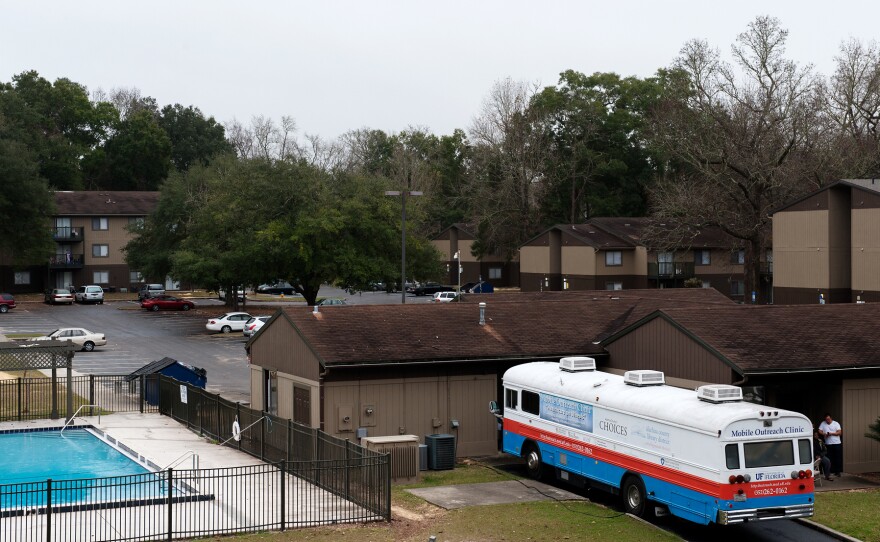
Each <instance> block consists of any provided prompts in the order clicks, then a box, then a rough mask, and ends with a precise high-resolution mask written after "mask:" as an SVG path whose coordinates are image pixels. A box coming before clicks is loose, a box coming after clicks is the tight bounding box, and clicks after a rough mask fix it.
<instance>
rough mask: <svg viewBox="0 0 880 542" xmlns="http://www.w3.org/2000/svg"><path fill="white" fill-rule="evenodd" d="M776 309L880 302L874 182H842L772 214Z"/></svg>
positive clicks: (879, 186) (877, 185)
mask: <svg viewBox="0 0 880 542" xmlns="http://www.w3.org/2000/svg"><path fill="white" fill-rule="evenodd" d="M773 251H774V254H775V257H776V262H775V266H776V269H775V271H776V276H775V278H776V280H775V283H774V292H773V296H774V299H775V302H776V303H778V304H804V303H855V302H859V301H880V180H878V179H844V180H840V181H837V182H835V183H833V184H830V185H828V186H826V187H824V188H821V189H819V190H816V191H815V192H812V193H810V194H807V195H805V196H803V197H801V198H799V199H797V200H795V201H793V202H791V203H789V204H787V205H785V206H784V207H782V208H780V209H778V210H776V212H774V213H773Z"/></svg>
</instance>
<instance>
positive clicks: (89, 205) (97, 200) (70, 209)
mask: <svg viewBox="0 0 880 542" xmlns="http://www.w3.org/2000/svg"><path fill="white" fill-rule="evenodd" d="M158 204H159V192H122V191H107V190H101V191H79V192H55V205H56V207H57V212H58V214H59V215H64V216H113V215H129V216H146V215H149V214H150V213H152V212H153V211H154V210H155V209H156V206H157V205H158Z"/></svg>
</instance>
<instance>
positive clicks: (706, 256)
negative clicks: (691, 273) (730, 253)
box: [694, 249, 712, 265]
mask: <svg viewBox="0 0 880 542" xmlns="http://www.w3.org/2000/svg"><path fill="white" fill-rule="evenodd" d="M711 263H712V256H711V252H710V251H708V250H704V249H701V250H695V251H694V265H710V264H711Z"/></svg>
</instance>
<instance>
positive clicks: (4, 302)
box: [0, 294, 15, 313]
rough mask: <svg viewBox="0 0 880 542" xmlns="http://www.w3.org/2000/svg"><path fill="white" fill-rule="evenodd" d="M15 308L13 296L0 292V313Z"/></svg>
mask: <svg viewBox="0 0 880 542" xmlns="http://www.w3.org/2000/svg"><path fill="white" fill-rule="evenodd" d="M14 308H15V298H14V297H13V296H12V294H0V313H4V312H9V309H14Z"/></svg>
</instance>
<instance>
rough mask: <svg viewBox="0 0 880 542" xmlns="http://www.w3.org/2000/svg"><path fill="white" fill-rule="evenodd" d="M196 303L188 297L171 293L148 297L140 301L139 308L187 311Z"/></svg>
mask: <svg viewBox="0 0 880 542" xmlns="http://www.w3.org/2000/svg"><path fill="white" fill-rule="evenodd" d="M195 306H196V304H195V303H193V302H192V301H190V300H188V299H181V298H179V297H174V296H173V295H158V296H156V297H148V298H145V299H144V300H143V301H141V308H143V309H147V310H151V311H159V310H163V311H167V310H172V311H173V310H181V311H188V310H190V309H193V308H195Z"/></svg>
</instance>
